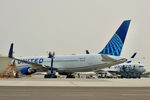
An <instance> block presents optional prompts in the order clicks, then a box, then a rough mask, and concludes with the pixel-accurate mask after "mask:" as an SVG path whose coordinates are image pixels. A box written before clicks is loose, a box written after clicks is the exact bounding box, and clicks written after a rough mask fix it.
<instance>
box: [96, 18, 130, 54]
mask: <svg viewBox="0 0 150 100" xmlns="http://www.w3.org/2000/svg"><path fill="white" fill-rule="evenodd" d="M130 21H131V20H125V21H123V23H122V24H121V25H120V27H119V28H118V30H117V31H116V33H115V34H114V35H113V37H112V38H111V40H110V41H109V42H108V44H107V45H106V46H105V48H104V49H103V50H102V51H101V52H99V54H108V55H113V56H120V54H121V51H122V48H123V45H124V41H125V38H126V34H127V32H128V28H129V25H130Z"/></svg>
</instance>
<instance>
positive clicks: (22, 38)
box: [0, 0, 150, 70]
mask: <svg viewBox="0 0 150 100" xmlns="http://www.w3.org/2000/svg"><path fill="white" fill-rule="evenodd" d="M127 19H131V20H132V21H131V25H130V28H129V31H128V34H127V38H126V41H125V44H124V47H123V51H122V56H123V57H127V58H129V57H130V56H131V55H132V54H133V53H134V52H135V51H136V52H138V55H137V57H138V58H141V57H146V59H145V60H142V61H141V62H142V63H143V64H144V65H145V67H146V68H147V69H148V70H150V63H149V59H150V54H149V51H150V0H0V54H3V55H7V53H8V49H9V46H10V44H11V42H13V43H14V44H15V45H14V46H15V48H14V49H15V56H42V55H47V53H46V51H55V53H56V55H60V54H61V55H62V54H65V55H66V54H72V53H75V54H83V53H85V50H86V49H89V51H90V52H91V53H98V52H99V51H101V50H102V49H103V48H104V46H105V45H106V43H107V42H108V41H109V40H110V38H111V37H112V36H113V34H114V33H115V31H116V30H117V28H118V27H119V26H120V24H121V23H122V21H123V20H127Z"/></svg>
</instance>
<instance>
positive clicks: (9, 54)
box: [8, 43, 14, 58]
mask: <svg viewBox="0 0 150 100" xmlns="http://www.w3.org/2000/svg"><path fill="white" fill-rule="evenodd" d="M13 45H14V44H13V43H11V46H10V49H9V53H8V57H9V58H12V57H13Z"/></svg>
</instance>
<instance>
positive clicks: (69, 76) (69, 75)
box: [66, 74, 75, 78]
mask: <svg viewBox="0 0 150 100" xmlns="http://www.w3.org/2000/svg"><path fill="white" fill-rule="evenodd" d="M66 78H75V75H72V74H68V75H67V77H66Z"/></svg>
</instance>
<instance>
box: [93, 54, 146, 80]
mask: <svg viewBox="0 0 150 100" xmlns="http://www.w3.org/2000/svg"><path fill="white" fill-rule="evenodd" d="M136 54H137V53H134V54H133V55H132V56H131V59H133V58H134V57H135V56H136ZM145 71H146V70H145V68H144V66H143V65H142V64H140V63H133V62H132V61H131V60H129V61H127V62H125V63H122V64H118V65H115V66H111V67H110V68H106V69H104V70H100V71H97V72H96V73H107V72H109V73H111V74H112V75H120V76H121V78H140V77H141V75H142V73H143V72H145Z"/></svg>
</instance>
